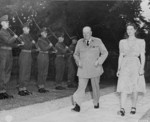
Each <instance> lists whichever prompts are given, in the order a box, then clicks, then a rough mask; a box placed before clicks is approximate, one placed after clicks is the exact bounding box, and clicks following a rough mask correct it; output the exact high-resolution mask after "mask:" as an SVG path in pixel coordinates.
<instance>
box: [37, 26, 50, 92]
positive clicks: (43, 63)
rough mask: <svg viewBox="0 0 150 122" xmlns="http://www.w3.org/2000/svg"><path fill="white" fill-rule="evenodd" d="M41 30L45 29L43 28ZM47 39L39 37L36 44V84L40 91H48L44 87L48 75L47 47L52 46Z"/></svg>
mask: <svg viewBox="0 0 150 122" xmlns="http://www.w3.org/2000/svg"><path fill="white" fill-rule="evenodd" d="M43 31H46V30H44V29H43ZM49 43H50V42H49V41H48V39H47V38H44V37H40V38H39V39H38V42H37V45H38V47H39V50H40V51H39V54H38V58H37V60H38V81H37V85H38V88H39V90H38V91H39V92H40V93H45V92H48V90H46V89H45V88H44V87H45V86H44V85H45V83H46V79H47V75H48V67H49V49H50V48H51V47H52V46H50V45H49Z"/></svg>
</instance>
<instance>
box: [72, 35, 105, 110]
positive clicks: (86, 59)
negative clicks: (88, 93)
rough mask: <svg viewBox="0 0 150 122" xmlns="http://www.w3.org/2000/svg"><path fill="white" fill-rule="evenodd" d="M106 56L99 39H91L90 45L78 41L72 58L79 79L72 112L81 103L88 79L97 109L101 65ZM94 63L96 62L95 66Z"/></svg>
mask: <svg viewBox="0 0 150 122" xmlns="http://www.w3.org/2000/svg"><path fill="white" fill-rule="evenodd" d="M107 55H108V52H107V49H106V48H105V46H104V44H103V43H102V41H101V40H100V39H99V38H95V37H91V40H90V43H89V42H88V41H87V40H85V39H80V40H79V41H78V43H77V46H76V49H75V53H74V58H75V60H76V63H77V65H78V71H77V76H78V77H79V85H78V89H77V91H76V92H75V93H74V94H73V100H74V102H75V103H76V104H77V106H76V107H75V108H74V109H73V110H75V111H76V109H77V108H78V107H79V106H80V104H81V103H82V100H83V96H84V94H85V89H86V86H87V83H88V81H89V79H91V84H92V89H93V103H94V108H98V107H99V97H100V93H99V81H100V76H101V75H102V73H103V68H102V64H103V62H104V61H105V59H106V57H107ZM95 62H98V65H97V66H96V65H95ZM78 105H79V106H78ZM77 111H79V109H77Z"/></svg>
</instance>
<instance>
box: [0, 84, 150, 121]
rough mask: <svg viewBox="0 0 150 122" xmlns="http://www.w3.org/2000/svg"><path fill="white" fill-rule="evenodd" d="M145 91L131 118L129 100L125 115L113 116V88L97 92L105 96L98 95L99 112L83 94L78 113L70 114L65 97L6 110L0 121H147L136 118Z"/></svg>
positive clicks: (149, 103)
mask: <svg viewBox="0 0 150 122" xmlns="http://www.w3.org/2000/svg"><path fill="white" fill-rule="evenodd" d="M149 88H150V86H148V87H147V93H146V95H145V96H142V95H140V97H139V100H138V105H137V114H135V115H130V114H129V112H130V107H131V99H128V101H127V106H126V116H125V117H121V116H119V115H117V111H118V110H119V96H118V94H117V93H116V92H114V90H115V87H109V88H105V89H104V90H102V91H101V94H103V93H105V94H107V95H103V96H101V99H100V109H94V108H93V103H92V100H91V97H90V93H87V94H86V100H85V102H84V103H83V104H82V106H81V107H82V109H81V112H80V113H75V112H71V111H70V109H71V108H72V107H73V106H72V105H71V101H70V97H66V98H62V99H58V100H54V101H49V102H45V103H40V104H35V105H31V106H26V107H21V108H17V109H13V110H9V111H1V112H0V122H140V121H141V122H148V121H142V120H140V118H141V117H142V116H143V115H144V114H145V112H146V111H147V110H148V109H149V108H150V89H149ZM111 92H112V93H111ZM108 93H109V94H108ZM129 98H130V96H129ZM9 119H12V121H8V120H9ZM6 120H7V121H6ZM139 120H140V121H139Z"/></svg>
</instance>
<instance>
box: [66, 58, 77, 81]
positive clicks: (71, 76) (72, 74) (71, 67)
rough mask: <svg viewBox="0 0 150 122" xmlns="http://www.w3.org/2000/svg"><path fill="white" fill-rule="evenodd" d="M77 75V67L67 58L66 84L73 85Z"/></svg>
mask: <svg viewBox="0 0 150 122" xmlns="http://www.w3.org/2000/svg"><path fill="white" fill-rule="evenodd" d="M76 73H77V66H76V64H75V60H74V59H73V57H69V60H68V82H71V83H74V82H75V77H76Z"/></svg>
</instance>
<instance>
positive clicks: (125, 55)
mask: <svg viewBox="0 0 150 122" xmlns="http://www.w3.org/2000/svg"><path fill="white" fill-rule="evenodd" d="M126 32H127V36H128V37H127V38H126V39H123V40H121V41H120V43H119V51H120V55H119V60H118V71H117V76H118V84H117V92H119V93H120V102H121V105H120V111H119V112H118V114H120V115H121V116H124V115H125V103H126V99H127V95H128V94H132V95H133V99H132V107H131V112H130V114H135V113H136V104H137V99H138V92H143V93H145V92H146V88H145V79H144V65H145V41H144V40H143V39H139V38H137V37H136V32H137V28H136V26H135V25H134V24H133V23H128V24H127V25H126Z"/></svg>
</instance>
